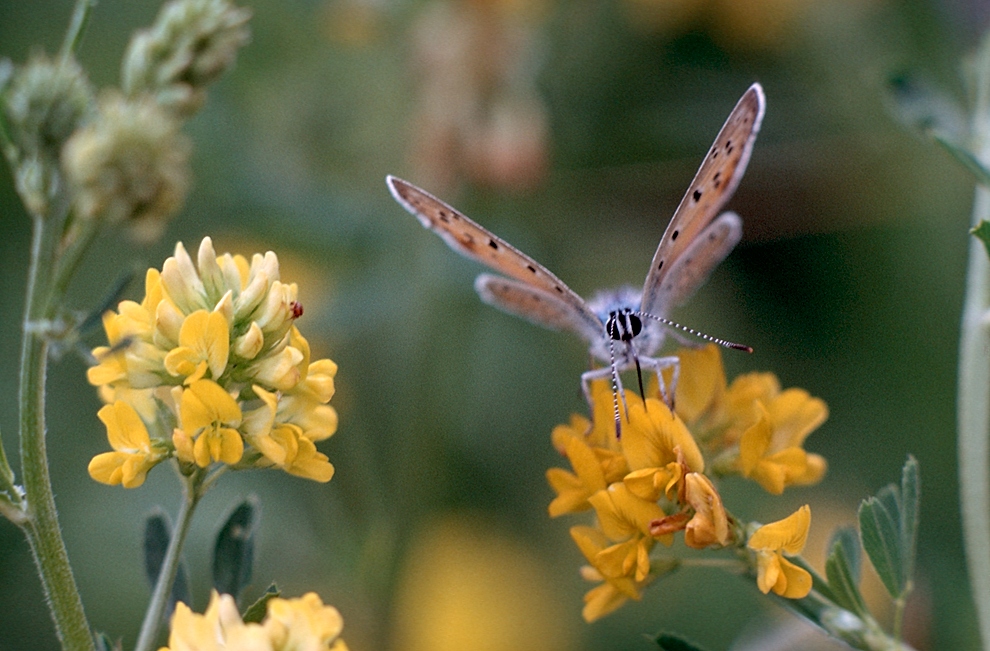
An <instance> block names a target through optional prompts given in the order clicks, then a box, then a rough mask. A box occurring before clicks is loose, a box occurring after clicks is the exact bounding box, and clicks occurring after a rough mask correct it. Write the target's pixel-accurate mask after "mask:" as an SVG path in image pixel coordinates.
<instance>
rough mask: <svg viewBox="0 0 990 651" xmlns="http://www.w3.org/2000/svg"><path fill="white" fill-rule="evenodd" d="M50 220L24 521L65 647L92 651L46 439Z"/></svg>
mask: <svg viewBox="0 0 990 651" xmlns="http://www.w3.org/2000/svg"><path fill="white" fill-rule="evenodd" d="M45 237H46V235H45V219H44V218H43V217H38V216H36V217H35V218H34V231H33V235H32V240H31V262H30V267H29V270H28V281H27V302H26V306H25V311H24V324H23V327H24V330H23V342H22V347H21V377H20V398H19V399H20V424H21V432H20V435H21V436H20V439H21V472H22V473H23V474H24V491H25V497H26V502H27V504H28V510H27V512H26V519H25V520H24V521H23V522H22V523H21V528H22V530H23V531H24V533H25V535H26V537H27V539H28V543H29V545H30V547H31V553H32V554H33V556H34V561H35V564H36V565H37V567H38V574H39V576H40V577H41V584H42V588H43V589H44V591H45V596H46V597H47V600H48V606H49V610H50V611H51V614H52V619H53V620H54V622H55V631H56V634H57V635H58V637H59V639H60V640H61V642H62V647H63V648H64V649H81V650H85V651H90V650H92V649H93V648H94V646H93V638H92V637H91V635H90V631H89V625H88V623H87V621H86V614H85V612H84V611H83V605H82V600H81V599H80V598H79V591H78V589H77V588H76V582H75V579H74V578H73V576H72V568H71V566H70V565H69V558H68V555H67V554H66V551H65V543H64V542H63V540H62V533H61V531H60V529H59V525H58V515H57V512H56V509H55V497H54V495H53V493H52V485H51V478H50V477H49V474H48V452H47V449H46V443H45V375H46V371H47V366H48V343H47V342H46V340H45V338H44V336H43V335H42V334H41V333H39V332H37V331H36V329H34V328H32V327H31V325H32V323H36V322H38V321H39V320H41V319H44V318H46V317H47V315H46V314H45V313H44V310H43V309H41V307H40V306H41V305H42V304H43V303H45V302H46V301H45V300H44V299H43V298H42V296H43V294H44V292H39V291H38V290H39V287H38V285H39V273H41V271H42V270H43V269H44V268H46V267H47V266H48V265H45V264H42V261H43V260H45V259H47V256H45V255H44V252H45V251H46V250H49V249H48V248H47V247H45V246H44V244H45Z"/></svg>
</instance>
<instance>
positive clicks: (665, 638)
mask: <svg viewBox="0 0 990 651" xmlns="http://www.w3.org/2000/svg"><path fill="white" fill-rule="evenodd" d="M655 641H656V643H657V646H658V647H660V648H661V649H662V650H663V651H704V647H700V646H698V645H697V644H695V643H694V642H690V641H688V640H685V639H684V638H683V637H681V636H680V635H677V634H675V633H661V634H660V635H658V636H657V638H656V640H655Z"/></svg>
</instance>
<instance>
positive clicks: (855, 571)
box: [828, 526, 863, 583]
mask: <svg viewBox="0 0 990 651" xmlns="http://www.w3.org/2000/svg"><path fill="white" fill-rule="evenodd" d="M828 542H829V545H828V548H829V549H832V548H833V547H835V545H836V544H840V545H842V549H843V551H844V552H845V554H846V561H847V562H848V564H849V571H850V573H851V574H852V578H853V580H854V581H855V582H856V583H859V574H860V569H861V568H862V567H863V562H862V561H863V556H862V554H860V548H859V535H858V534H857V533H856V528H855V527H851V526H850V527H839V528H838V529H836V530H835V531H834V532H833V533H832V539H831V540H830V541H828Z"/></svg>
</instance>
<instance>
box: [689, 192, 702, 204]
mask: <svg viewBox="0 0 990 651" xmlns="http://www.w3.org/2000/svg"><path fill="white" fill-rule="evenodd" d="M691 196H692V197H694V200H695V201H696V202H697V201H700V200H701V190H695V191H694V194H693V195H691Z"/></svg>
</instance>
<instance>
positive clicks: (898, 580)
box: [859, 491, 904, 599]
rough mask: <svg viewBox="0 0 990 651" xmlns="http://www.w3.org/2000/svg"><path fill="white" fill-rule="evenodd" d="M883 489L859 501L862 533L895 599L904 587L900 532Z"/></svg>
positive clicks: (879, 571)
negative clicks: (875, 494) (874, 495)
mask: <svg viewBox="0 0 990 651" xmlns="http://www.w3.org/2000/svg"><path fill="white" fill-rule="evenodd" d="M883 492H884V491H881V492H880V494H878V496H877V497H870V498H868V499H865V500H863V502H862V503H861V504H860V505H859V533H860V537H861V539H862V543H863V549H864V550H865V551H866V555H867V556H869V557H870V562H871V563H873V569H875V570H876V571H877V575H878V576H879V577H880V580H881V581H882V582H883V585H884V587H886V588H887V592H889V593H890V595H891V597H893V598H895V599H896V598H897V597H898V595H900V594H901V591H902V590H903V589H904V581H903V577H902V576H901V569H902V567H903V564H902V562H901V532H900V527H899V526H898V525H897V522H896V520H895V516H894V515H892V514H891V513H890V511H888V510H887V506H886V505H885V501H886V500H884V499H883V497H884V496H883Z"/></svg>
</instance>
